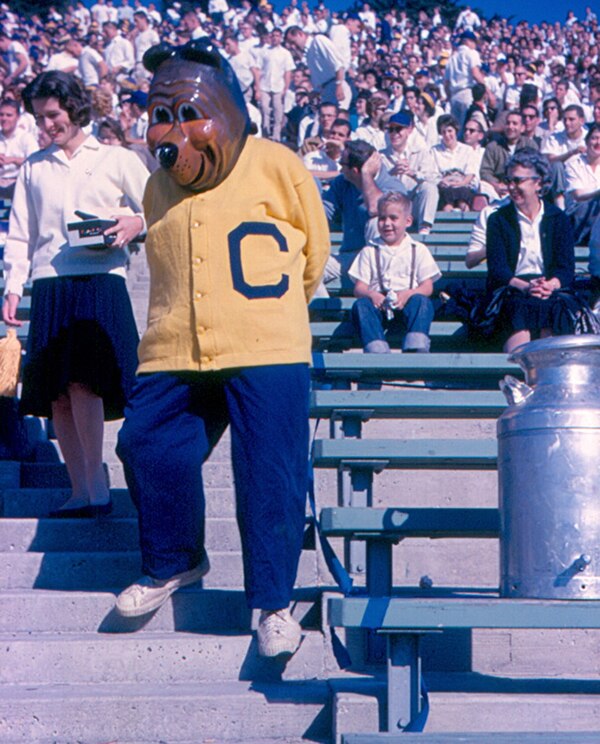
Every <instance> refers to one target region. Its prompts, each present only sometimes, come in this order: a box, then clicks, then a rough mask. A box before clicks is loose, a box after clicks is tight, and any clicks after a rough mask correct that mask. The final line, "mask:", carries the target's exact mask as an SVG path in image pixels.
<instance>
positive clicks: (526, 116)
mask: <svg viewBox="0 0 600 744" xmlns="http://www.w3.org/2000/svg"><path fill="white" fill-rule="evenodd" d="M523 118H524V119H537V114H523Z"/></svg>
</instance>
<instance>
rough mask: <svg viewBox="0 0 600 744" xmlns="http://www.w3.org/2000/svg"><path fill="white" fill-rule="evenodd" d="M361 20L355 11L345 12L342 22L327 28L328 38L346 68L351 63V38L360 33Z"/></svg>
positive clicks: (347, 68)
mask: <svg viewBox="0 0 600 744" xmlns="http://www.w3.org/2000/svg"><path fill="white" fill-rule="evenodd" d="M361 29H362V21H361V19H360V18H359V17H358V15H357V14H356V13H346V16H345V19H344V22H343V23H338V24H336V25H334V26H332V27H331V28H330V29H329V38H330V39H331V41H332V42H333V45H334V46H335V48H336V49H337V51H338V54H339V56H340V59H341V60H342V64H343V65H344V68H345V69H346V70H349V69H350V66H351V64H352V38H353V37H354V38H356V37H357V36H359V35H360V32H361Z"/></svg>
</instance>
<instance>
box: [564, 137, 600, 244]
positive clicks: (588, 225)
mask: <svg viewBox="0 0 600 744" xmlns="http://www.w3.org/2000/svg"><path fill="white" fill-rule="evenodd" d="M585 147H586V151H585V152H583V153H581V154H579V155H576V156H575V157H573V158H570V159H569V160H567V162H566V163H565V173H566V177H567V191H566V196H565V201H566V210H565V211H566V212H567V214H568V215H569V216H570V217H571V220H572V222H573V232H574V234H575V243H576V244H577V245H587V244H588V243H589V239H590V234H591V231H592V227H593V226H594V222H595V220H596V218H597V217H598V216H599V215H600V124H592V126H591V127H590V128H589V130H588V132H587V134H586V135H585Z"/></svg>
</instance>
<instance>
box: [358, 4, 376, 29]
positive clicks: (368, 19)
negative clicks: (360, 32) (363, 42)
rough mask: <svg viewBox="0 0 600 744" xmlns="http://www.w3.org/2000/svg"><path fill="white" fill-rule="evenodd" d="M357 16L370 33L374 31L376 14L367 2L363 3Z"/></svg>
mask: <svg viewBox="0 0 600 744" xmlns="http://www.w3.org/2000/svg"><path fill="white" fill-rule="evenodd" d="M358 18H359V19H360V20H361V21H362V22H363V23H364V24H365V26H366V27H367V28H368V29H369V31H370V32H371V33H375V30H376V28H377V15H376V14H375V12H374V11H373V10H371V6H370V5H369V3H363V6H362V10H361V11H360V12H359V14H358Z"/></svg>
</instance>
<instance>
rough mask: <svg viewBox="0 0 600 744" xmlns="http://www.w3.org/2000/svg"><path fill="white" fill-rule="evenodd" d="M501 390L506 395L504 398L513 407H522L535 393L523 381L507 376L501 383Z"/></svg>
mask: <svg viewBox="0 0 600 744" xmlns="http://www.w3.org/2000/svg"><path fill="white" fill-rule="evenodd" d="M499 385H500V390H502V392H503V393H504V397H505V398H506V400H507V402H508V404H509V405H511V406H521V405H523V403H525V401H526V400H527V398H529V396H530V395H531V394H532V393H533V388H530V387H529V385H527V384H526V383H524V382H521V380H517V378H516V377H513V376H512V375H506V376H505V377H504V379H503V380H500V382H499Z"/></svg>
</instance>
